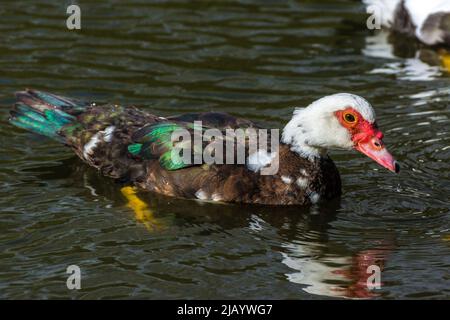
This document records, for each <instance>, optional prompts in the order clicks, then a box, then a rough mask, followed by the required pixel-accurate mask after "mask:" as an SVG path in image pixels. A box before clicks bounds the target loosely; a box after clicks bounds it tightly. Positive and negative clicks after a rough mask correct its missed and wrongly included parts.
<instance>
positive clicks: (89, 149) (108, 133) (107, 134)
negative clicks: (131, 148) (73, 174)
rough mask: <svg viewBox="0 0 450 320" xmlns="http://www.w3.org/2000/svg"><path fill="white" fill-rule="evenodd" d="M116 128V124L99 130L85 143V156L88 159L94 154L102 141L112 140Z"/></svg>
mask: <svg viewBox="0 0 450 320" xmlns="http://www.w3.org/2000/svg"><path fill="white" fill-rule="evenodd" d="M115 129H116V127H115V126H109V127H107V128H106V129H105V130H103V131H99V132H97V133H96V134H94V135H93V136H92V138H91V139H90V140H89V142H88V143H86V144H85V145H84V148H83V157H84V158H85V159H88V158H89V156H91V155H92V153H93V152H94V149H95V148H96V147H97V145H98V144H99V143H100V142H101V141H104V142H108V143H109V142H111V140H112V138H113V132H114V130H115Z"/></svg>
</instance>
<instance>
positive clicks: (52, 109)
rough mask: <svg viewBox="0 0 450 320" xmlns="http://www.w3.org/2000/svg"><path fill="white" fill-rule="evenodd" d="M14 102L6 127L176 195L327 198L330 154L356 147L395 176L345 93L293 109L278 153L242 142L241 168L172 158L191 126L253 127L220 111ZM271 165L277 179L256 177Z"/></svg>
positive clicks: (371, 118)
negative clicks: (179, 136) (169, 112)
mask: <svg viewBox="0 0 450 320" xmlns="http://www.w3.org/2000/svg"><path fill="white" fill-rule="evenodd" d="M17 97H18V100H19V102H18V103H17V104H16V106H15V108H14V109H13V110H12V111H11V118H10V122H11V123H12V124H14V125H16V126H18V127H21V128H23V129H26V130H29V131H33V132H36V133H39V134H41V135H45V136H48V137H50V138H53V139H55V140H57V141H60V142H62V143H63V144H65V145H66V146H68V147H70V148H71V149H72V150H73V151H74V152H75V153H76V154H77V155H78V157H79V158H81V159H82V160H83V161H84V162H86V163H87V164H89V165H90V166H92V167H95V168H97V169H98V170H99V171H100V172H101V173H102V174H103V175H105V176H108V177H111V178H115V179H118V180H120V181H121V182H123V183H127V184H130V185H135V186H138V187H140V188H142V189H146V190H149V191H153V192H157V193H161V194H165V195H168V196H173V197H182V198H191V199H199V200H204V201H217V202H236V203H257V204H268V205H307V204H311V203H317V202H318V201H321V200H326V199H331V198H334V197H336V196H338V195H340V194H341V180H340V177H339V172H338V170H337V168H336V166H335V165H334V163H333V161H332V160H331V159H330V158H329V156H328V155H327V152H326V151H327V149H328V148H341V149H342V148H343V149H357V150H359V151H360V152H362V153H364V154H366V155H368V156H369V157H371V158H372V159H374V160H375V161H377V162H379V163H380V164H381V165H383V166H385V167H386V168H388V169H389V170H391V171H398V165H397V164H396V163H395V161H394V160H393V158H392V156H391V155H390V154H389V153H388V152H387V151H386V148H385V147H384V145H383V143H382V140H381V139H382V134H381V132H380V131H379V130H378V128H377V126H376V122H375V114H374V112H373V109H372V108H371V106H370V104H368V102H367V101H365V100H364V99H362V98H360V97H358V96H355V95H350V94H338V95H333V96H328V97H325V98H322V99H320V100H318V101H316V102H314V103H313V104H311V105H310V106H309V107H307V108H304V109H297V110H296V111H295V112H294V116H293V117H292V119H291V121H290V122H289V123H288V124H287V125H286V127H285V128H284V130H283V132H282V136H281V138H280V139H279V147H278V149H277V150H276V152H269V151H267V150H257V151H256V152H255V151H252V150H250V148H249V146H248V145H246V144H245V143H244V149H245V163H243V164H219V163H212V164H211V163H205V161H202V162H200V163H189V164H186V163H182V162H180V161H178V160H179V159H177V158H176V157H175V158H174V157H173V156H172V155H173V154H172V153H171V151H172V148H173V147H174V146H175V145H176V143H173V141H171V140H170V137H171V135H170V134H172V133H173V132H174V130H178V129H180V128H182V129H187V130H188V132H190V133H192V134H195V133H194V131H193V127H192V125H191V123H192V122H193V121H201V123H202V130H204V129H205V128H214V129H217V130H219V131H220V132H224V131H226V130H227V129H249V128H255V129H256V128H259V126H258V125H257V124H255V123H254V122H251V121H249V120H245V119H242V118H237V117H233V116H231V115H228V114H225V113H218V112H206V113H191V114H186V115H181V116H174V117H168V118H163V117H159V116H156V115H153V114H150V113H147V112H144V111H141V110H139V109H137V108H135V107H122V106H116V105H95V104H89V103H84V102H80V101H76V100H74V99H69V98H65V97H61V96H56V95H53V94H49V93H44V92H40V91H33V90H27V91H24V92H19V93H17ZM194 129H195V128H194ZM180 143H181V142H180ZM271 151H272V150H271ZM252 152H253V153H252ZM275 153H276V154H275ZM256 156H257V157H256ZM275 156H276V157H275ZM255 157H256V161H253V158H255ZM275 158H276V159H277V160H278V168H277V170H276V172H274V173H273V174H270V175H264V174H262V170H263V168H265V167H267V166H270V165H271V163H272V162H273V161H274V159H275Z"/></svg>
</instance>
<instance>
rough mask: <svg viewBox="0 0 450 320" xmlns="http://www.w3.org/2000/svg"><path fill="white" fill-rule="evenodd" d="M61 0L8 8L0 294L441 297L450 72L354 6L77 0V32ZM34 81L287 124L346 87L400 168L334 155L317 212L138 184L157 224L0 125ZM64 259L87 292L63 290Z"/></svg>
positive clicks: (47, 145)
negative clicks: (399, 42)
mask: <svg viewBox="0 0 450 320" xmlns="http://www.w3.org/2000/svg"><path fill="white" fill-rule="evenodd" d="M37 2H39V4H38V3H37ZM71 3H72V2H71V1H50V0H46V1H5V0H2V1H1V4H0V106H1V108H0V143H1V153H0V298H4V299H13V298H34V299H37V298H79V299H88V298H96V299H97V298H239V299H247V298H254V299H261V298H275V299H285V298H289V299H318V298H324V297H374V298H377V297H378V298H388V299H393V298H430V299H431V298H433V299H438V298H440V299H449V298H450V271H449V270H450V208H449V207H450V204H449V198H450V180H449V178H450V163H449V159H450V132H449V127H450V119H449V118H450V107H449V103H450V87H449V84H450V77H449V75H448V73H446V72H444V71H443V70H442V69H441V68H440V67H439V66H436V65H432V64H431V63H425V62H423V61H421V60H419V59H417V58H415V57H416V56H418V53H417V52H416V51H415V47H414V46H413V48H412V49H411V48H409V49H408V50H403V51H402V50H399V49H398V48H393V47H392V46H391V45H389V43H387V42H386V37H384V36H385V35H384V34H377V35H374V34H373V33H371V32H370V31H369V30H367V28H366V21H365V19H366V15H365V13H364V8H363V6H362V4H361V3H360V2H358V1H343V0H342V1H338V0H335V1H332V0H327V1H275V0H274V1H244V0H243V1H194V2H191V1H182V0H179V1H153V2H147V1H139V0H132V1H114V0H110V1H78V2H77V3H78V4H79V5H80V7H81V11H82V29H81V30H79V31H69V30H67V28H66V17H67V14H66V8H67V6H68V5H69V4H71ZM406 42H410V41H406ZM411 50H412V51H411ZM431 54H432V55H433V54H435V53H433V52H432V53H431ZM400 56H401V57H400ZM27 87H31V88H36V89H40V90H47V91H51V92H56V93H59V94H62V95H66V96H74V97H77V98H80V99H87V100H89V101H92V100H93V101H96V102H99V103H101V102H108V101H109V102H114V103H120V104H129V105H131V104H133V105H137V106H139V107H142V108H144V109H145V110H148V111H149V112H154V113H157V114H159V115H162V116H165V115H172V114H179V113H183V112H192V111H207V110H216V111H227V112H230V113H232V114H234V115H239V116H243V117H247V118H249V119H252V120H258V121H261V122H263V123H265V124H267V126H270V127H279V128H281V127H283V126H284V124H285V123H286V122H287V121H288V120H289V119H290V116H291V113H292V110H293V107H303V106H306V105H307V104H309V103H310V102H311V101H313V100H315V99H317V98H319V97H321V96H323V95H326V94H332V93H336V92H352V93H356V94H359V95H362V96H364V97H366V98H367V99H368V100H369V101H371V102H372V104H373V105H374V107H375V109H376V112H377V116H378V122H379V125H380V127H381V129H382V130H383V132H384V133H385V142H386V144H387V145H388V146H389V149H390V151H391V152H392V153H393V154H395V156H396V157H397V159H398V160H399V161H400V163H401V165H402V172H401V173H400V174H399V175H394V174H392V173H390V172H388V171H387V170H385V169H383V168H381V167H379V166H378V165H377V164H375V163H374V162H373V161H371V160H370V159H368V158H366V157H364V156H362V155H360V154H356V153H352V152H332V153H331V155H332V158H333V159H334V160H335V162H336V164H337V166H338V167H339V169H340V172H341V175H342V181H343V195H342V197H341V198H340V199H336V200H335V201H332V202H330V203H325V204H320V205H318V206H314V207H311V208H298V207H292V208H274V207H257V206H235V205H220V204H208V203H200V202H197V201H183V200H175V199H171V198H165V197H161V196H157V195H154V194H148V193H140V194H139V197H140V198H141V199H142V200H143V201H145V202H146V203H147V204H148V206H149V210H151V212H152V214H153V219H152V221H151V222H150V224H151V225H153V226H155V225H156V226H158V227H154V228H152V227H149V223H147V224H145V223H142V222H141V221H139V219H137V218H136V217H135V213H134V211H133V210H132V209H131V208H130V207H129V206H127V200H126V198H125V197H124V196H123V195H122V193H121V191H120V186H119V185H118V184H117V183H115V182H114V181H112V180H110V179H108V178H103V177H102V176H100V175H99V174H98V173H97V172H96V171H95V170H93V169H90V168H88V167H87V166H86V165H84V164H83V163H82V162H81V161H80V160H78V159H77V158H75V156H74V155H73V154H72V153H71V152H70V150H67V149H65V148H64V147H62V146H60V145H58V144H57V143H56V142H52V141H49V140H47V139H44V138H41V137H37V136H35V135H32V134H30V133H27V132H24V131H22V130H19V129H16V128H13V127H12V126H10V125H9V124H8V122H7V117H8V109H9V108H10V107H11V105H12V104H13V102H14V97H13V93H14V92H15V91H18V90H22V89H24V88H27ZM148 212H150V211H148ZM72 264H76V265H78V266H79V267H80V268H81V271H82V280H81V285H82V289H81V290H68V289H67V287H66V278H67V276H68V275H67V274H66V268H67V266H69V265H72ZM372 264H375V265H378V266H380V267H381V269H382V273H381V282H382V285H381V289H379V290H374V291H372V292H370V291H368V290H367V288H366V287H365V279H366V278H367V273H366V269H367V266H369V265H372Z"/></svg>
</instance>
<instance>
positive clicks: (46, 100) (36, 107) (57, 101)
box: [9, 90, 89, 142]
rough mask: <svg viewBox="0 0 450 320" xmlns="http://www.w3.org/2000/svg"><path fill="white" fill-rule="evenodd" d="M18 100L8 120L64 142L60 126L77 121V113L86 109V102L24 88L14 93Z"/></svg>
mask: <svg viewBox="0 0 450 320" xmlns="http://www.w3.org/2000/svg"><path fill="white" fill-rule="evenodd" d="M16 97H17V99H18V102H17V103H16V104H15V106H14V109H13V110H11V112H10V114H11V117H10V118H9V121H10V122H11V123H12V124H13V125H15V126H17V127H19V128H22V129H25V130H28V131H31V132H34V133H38V134H41V135H44V136H47V137H49V138H52V139H55V140H58V141H61V142H64V137H62V136H61V135H60V134H59V133H60V130H61V128H63V127H64V126H67V125H69V124H75V123H76V122H77V117H76V116H77V115H78V114H80V113H82V112H83V111H85V110H86V107H87V106H88V105H89V104H87V103H83V102H79V101H75V100H72V99H68V98H64V97H60V96H56V95H53V94H50V93H46V92H41V91H36V90H26V91H21V92H17V93H16Z"/></svg>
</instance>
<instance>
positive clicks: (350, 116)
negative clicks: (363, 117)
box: [344, 112, 356, 124]
mask: <svg viewBox="0 0 450 320" xmlns="http://www.w3.org/2000/svg"><path fill="white" fill-rule="evenodd" d="M344 120H345V122H347V123H349V124H355V123H356V117H355V115H354V114H353V113H350V112H347V113H344Z"/></svg>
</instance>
